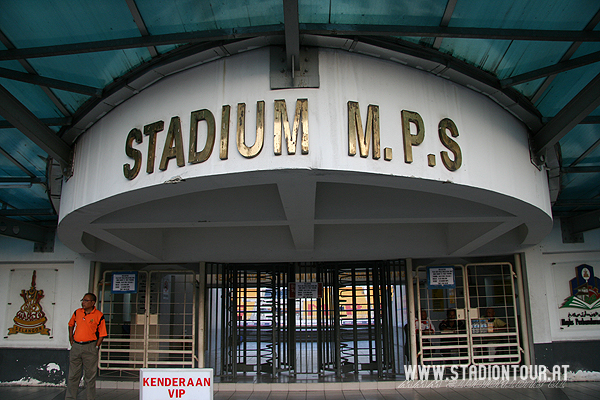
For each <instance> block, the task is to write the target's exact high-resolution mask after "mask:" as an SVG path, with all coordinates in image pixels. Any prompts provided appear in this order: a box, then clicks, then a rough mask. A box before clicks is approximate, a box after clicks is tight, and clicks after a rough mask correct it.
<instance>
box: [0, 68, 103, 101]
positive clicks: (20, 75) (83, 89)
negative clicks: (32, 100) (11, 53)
mask: <svg viewBox="0 0 600 400" xmlns="http://www.w3.org/2000/svg"><path fill="white" fill-rule="evenodd" d="M0 77H1V78H7V79H12V80H15V81H19V82H26V83H32V84H34V85H38V86H45V87H51V88H54V89H60V90H65V91H67V92H73V93H80V94H85V95H87V96H94V97H100V96H102V89H98V88H95V87H92V86H86V85H80V84H78V83H73V82H66V81H61V80H59V79H53V78H46V77H43V76H40V75H38V74H28V73H25V72H19V71H15V70H12V69H8V68H1V67H0Z"/></svg>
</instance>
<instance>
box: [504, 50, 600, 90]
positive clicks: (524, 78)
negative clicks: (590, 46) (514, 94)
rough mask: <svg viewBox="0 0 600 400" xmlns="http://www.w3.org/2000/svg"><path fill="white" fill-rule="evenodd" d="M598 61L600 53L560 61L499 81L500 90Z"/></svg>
mask: <svg viewBox="0 0 600 400" xmlns="http://www.w3.org/2000/svg"><path fill="white" fill-rule="evenodd" d="M598 61H600V51H597V52H595V53H591V54H588V55H585V56H582V57H577V58H572V59H570V60H566V61H561V62H559V63H556V64H554V65H550V66H548V67H544V68H539V69H536V70H534V71H529V72H526V73H524V74H520V75H515V76H511V77H510V78H506V79H502V80H500V85H501V86H502V88H506V87H508V86H515V85H520V84H521V83H525V82H530V81H534V80H536V79H540V78H545V77H547V76H550V75H556V74H559V73H561V72H565V71H569V70H572V69H575V68H579V67H583V66H586V65H589V64H593V63H596V62H598Z"/></svg>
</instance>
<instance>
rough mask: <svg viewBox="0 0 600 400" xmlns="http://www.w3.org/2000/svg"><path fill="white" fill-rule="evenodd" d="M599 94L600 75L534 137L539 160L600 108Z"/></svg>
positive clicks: (534, 147) (534, 145)
mask: <svg viewBox="0 0 600 400" xmlns="http://www.w3.org/2000/svg"><path fill="white" fill-rule="evenodd" d="M599 93H600V74H598V75H596V77H595V78H594V79H592V81H591V82H590V83H588V84H587V85H586V87H584V88H583V89H582V90H581V91H580V92H579V93H577V95H576V96H575V97H574V98H573V99H572V100H571V101H570V102H569V103H568V104H567V105H566V106H565V107H563V109H562V110H560V111H559V112H558V113H557V114H556V116H555V117H554V118H552V119H551V120H550V122H548V123H547V124H546V125H544V126H543V127H542V128H541V129H540V130H539V131H538V132H537V133H536V134H535V135H533V149H534V152H535V154H536V156H537V157H538V158H539V157H540V156H543V155H544V153H545V151H546V149H548V148H549V147H551V146H554V145H555V144H556V143H558V141H559V140H560V139H562V138H563V137H564V136H565V135H566V134H567V133H569V131H570V130H571V129H573V128H574V127H575V126H576V125H577V124H579V122H581V121H582V120H583V119H584V118H585V117H587V116H588V115H589V114H590V113H591V112H592V111H594V110H595V109H596V108H598V106H600V95H599Z"/></svg>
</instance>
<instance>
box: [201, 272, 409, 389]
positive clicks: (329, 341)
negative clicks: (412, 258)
mask: <svg viewBox="0 0 600 400" xmlns="http://www.w3.org/2000/svg"><path fill="white" fill-rule="evenodd" d="M403 268H404V264H403V263H402V262H400V261H395V262H376V263H373V262H372V263H340V264H333V263H302V264H260V265H249V264H244V265H231V264H208V265H207V268H206V271H207V279H206V282H207V290H206V295H207V298H206V306H207V308H206V324H205V325H206V326H207V327H209V329H208V331H207V344H206V348H207V353H206V356H205V360H206V364H207V365H206V366H207V367H211V368H214V370H215V375H216V376H219V377H220V378H221V379H222V380H223V381H227V380H232V381H238V380H240V379H242V380H243V379H245V378H244V377H254V378H255V379H256V380H258V381H260V380H261V379H262V378H265V379H267V380H269V381H272V380H273V379H274V378H276V379H277V380H278V381H286V380H287V379H290V378H293V379H294V380H296V381H297V379H318V378H321V377H324V376H327V375H329V376H332V377H333V379H336V378H342V376H347V375H349V374H352V375H354V377H355V378H356V379H358V376H359V375H360V374H370V375H375V376H376V377H378V378H379V379H385V378H390V379H393V378H394V377H396V376H398V375H400V374H402V373H403V369H402V368H403V364H404V346H403V341H404V334H403V326H404V321H405V317H404V315H405V297H404V290H403V284H404V283H403V282H402V277H401V274H402V272H401V270H402V269H403ZM300 284H315V285H317V286H318V287H319V288H321V289H320V294H318V295H317V294H315V295H310V294H309V295H302V296H295V295H293V294H291V293H290V292H289V290H290V288H291V287H294V288H295V287H296V286H292V285H300ZM308 286H310V285H308ZM311 287H312V286H311ZM219 327H220V328H219Z"/></svg>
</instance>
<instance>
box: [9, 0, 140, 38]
mask: <svg viewBox="0 0 600 400" xmlns="http://www.w3.org/2000/svg"><path fill="white" fill-rule="evenodd" d="M0 26H2V31H3V33H4V34H5V35H6V36H7V37H8V38H9V39H10V40H11V41H12V43H13V44H14V45H15V46H16V47H18V48H28V47H38V46H49V45H58V44H68V43H81V42H91V41H98V40H108V39H117V38H126V37H135V36H140V33H139V31H138V29H137V27H136V25H135V22H134V21H133V18H132V16H131V13H130V12H129V9H128V7H127V3H126V2H125V1H123V0H103V1H96V0H78V1H64V0H44V1H35V0H34V1H31V0H29V1H3V2H2V12H1V13H0Z"/></svg>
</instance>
